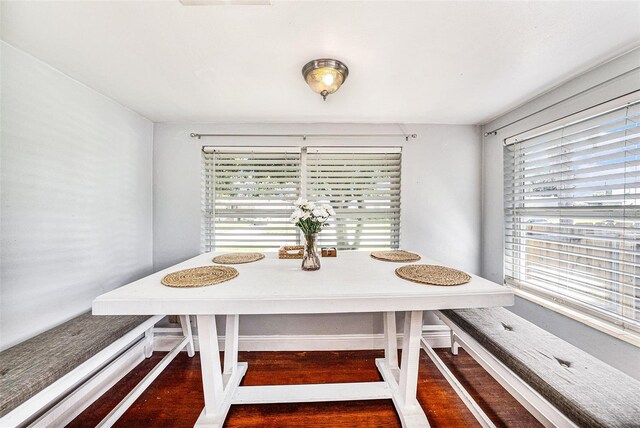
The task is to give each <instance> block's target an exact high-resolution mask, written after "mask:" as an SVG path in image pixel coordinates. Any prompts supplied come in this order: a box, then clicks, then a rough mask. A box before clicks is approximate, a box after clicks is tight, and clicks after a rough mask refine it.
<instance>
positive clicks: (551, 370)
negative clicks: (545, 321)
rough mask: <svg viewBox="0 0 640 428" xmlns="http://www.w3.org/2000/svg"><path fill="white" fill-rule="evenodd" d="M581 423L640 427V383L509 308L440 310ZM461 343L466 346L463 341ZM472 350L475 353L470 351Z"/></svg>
mask: <svg viewBox="0 0 640 428" xmlns="http://www.w3.org/2000/svg"><path fill="white" fill-rule="evenodd" d="M439 316H440V318H441V319H442V320H443V321H444V322H445V323H446V324H447V325H449V326H450V327H451V328H452V331H453V333H454V334H453V340H454V341H460V342H461V343H466V346H469V347H471V348H473V347H474V345H473V344H471V343H469V342H471V341H470V340H468V339H467V340H458V339H459V337H458V336H460V337H461V335H462V333H466V334H468V335H469V336H470V337H471V338H473V340H475V342H476V343H477V344H478V345H480V346H481V347H482V348H484V350H486V351H488V352H489V353H490V354H491V355H493V356H494V357H495V358H496V359H497V360H499V361H500V362H501V363H502V364H504V366H506V367H507V368H508V369H509V370H510V371H511V372H513V373H514V374H515V375H517V377H518V378H520V379H521V380H522V381H523V382H524V383H526V384H527V385H529V386H530V387H531V388H532V389H533V390H535V391H536V392H537V393H538V394H540V396H542V397H543V398H544V399H546V400H547V401H548V402H549V403H550V404H552V405H553V406H555V407H556V408H557V409H558V410H559V411H560V412H562V413H563V414H564V415H565V416H566V417H567V418H568V419H569V420H571V421H572V422H573V423H575V424H576V425H578V426H581V427H608V428H615V427H619V428H629V427H633V426H640V382H639V381H637V380H636V379H634V378H632V377H630V376H628V375H626V374H625V373H622V372H621V371H619V370H617V369H615V368H613V367H611V366H609V365H607V364H605V363H604V362H602V361H600V360H599V359H597V358H595V357H593V356H592V355H590V354H588V353H586V352H584V351H582V350H581V349H578V348H576V347H575V346H573V345H571V344H569V343H567V342H565V341H564V340H562V339H560V338H558V337H556V336H554V335H552V334H551V333H549V332H547V331H545V330H543V329H542V328H540V327H538V326H536V325H534V324H533V323H531V322H529V321H527V320H525V319H523V318H521V317H519V316H517V315H515V314H514V313H512V312H510V311H508V310H507V309H505V308H489V309H458V310H443V311H440V312H439ZM463 348H465V349H466V347H465V345H463ZM472 355H473V353H472Z"/></svg>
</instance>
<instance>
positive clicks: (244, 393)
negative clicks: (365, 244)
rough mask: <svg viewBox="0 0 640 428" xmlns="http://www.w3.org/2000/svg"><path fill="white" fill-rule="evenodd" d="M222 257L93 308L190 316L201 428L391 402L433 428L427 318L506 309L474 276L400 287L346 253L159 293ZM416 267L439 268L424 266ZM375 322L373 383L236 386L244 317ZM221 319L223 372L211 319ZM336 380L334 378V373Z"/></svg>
mask: <svg viewBox="0 0 640 428" xmlns="http://www.w3.org/2000/svg"><path fill="white" fill-rule="evenodd" d="M218 254H221V253H205V254H201V255H199V256H196V257H193V258H191V259H189V260H186V261H184V262H182V263H179V264H177V265H174V266H171V267H169V268H167V269H164V270H162V271H159V272H156V273H154V274H152V275H149V276H147V277H145V278H142V279H140V280H138V281H134V282H132V283H130V284H128V285H125V286H122V287H120V288H117V289H115V290H113V291H110V292H108V293H105V294H103V295H101V296H99V297H98V298H96V299H95V300H94V302H93V314H94V315H163V314H171V315H195V316H196V319H197V326H198V344H199V348H200V361H201V370H202V382H203V386H204V401H205V406H204V409H203V410H202V413H201V414H200V416H199V418H198V420H197V422H196V425H195V426H197V427H221V426H222V425H223V423H224V420H225V417H226V415H227V412H228V411H229V408H230V406H231V405H232V404H255V403H260V404H262V403H292V402H316V401H350V400H374V399H391V400H393V403H394V405H395V408H396V410H397V412H398V415H399V417H400V421H401V423H402V426H403V427H426V426H429V424H428V422H427V418H426V416H425V413H424V411H423V410H422V408H421V406H420V404H419V403H418V400H417V398H416V393H417V382H418V362H419V356H420V338H421V333H422V315H423V311H429V310H439V309H457V308H479V307H494V306H509V305H512V304H513V301H514V297H513V293H512V292H511V290H510V289H509V288H508V287H505V286H502V285H499V284H496V283H493V282H490V281H487V280H485V279H483V278H480V277H478V276H475V275H471V281H469V282H468V283H466V284H463V285H457V286H434V285H424V284H418V283H414V282H411V281H407V280H404V279H401V278H399V277H398V276H397V275H396V274H395V269H396V268H397V267H399V266H402V265H403V263H391V262H384V261H378V260H375V259H373V258H371V257H370V256H369V253H368V252H359V251H342V252H340V253H339V254H338V257H336V258H322V259H321V263H322V268H321V269H320V270H318V271H312V272H307V271H303V270H301V268H300V264H301V261H300V260H298V259H278V254H277V253H267V254H266V257H265V258H264V259H262V260H260V261H257V262H254V263H246V264H237V265H233V267H234V268H236V269H237V270H238V272H239V275H238V276H237V277H236V278H234V279H232V280H230V281H226V282H223V283H220V284H216V285H211V286H206V287H198V288H172V287H167V286H164V285H162V283H161V282H160V281H161V279H162V277H163V276H165V275H166V274H168V273H170V272H175V271H177V270H181V269H187V268H192V267H197V266H211V265H213V262H212V261H211V259H212V258H213V257H214V256H216V255H218ZM418 263H424V264H438V263H437V262H435V261H433V260H429V259H425V258H423V259H422V260H421V261H420V262H418ZM358 312H379V313H381V316H382V317H383V321H384V322H383V324H384V337H385V340H384V343H385V356H384V358H379V359H377V360H376V361H375V363H376V366H377V368H378V370H379V372H380V374H381V377H382V379H383V380H382V381H379V382H354V383H328V384H313V385H268V386H267V385H265V386H240V382H241V381H242V378H243V376H244V374H245V373H246V371H247V368H248V365H247V363H244V362H238V325H239V321H240V316H241V315H249V314H251V315H259V314H337V313H358ZM396 312H404V313H405V317H404V330H403V339H402V358H401V361H400V362H399V361H398V353H397V343H396V340H397V339H396V318H395V313H396ZM216 315H224V316H226V328H225V340H224V369H223V367H222V362H221V360H220V353H219V345H218V330H217V327H216V321H215V316H216ZM336 370H340V367H339V366H337V367H336Z"/></svg>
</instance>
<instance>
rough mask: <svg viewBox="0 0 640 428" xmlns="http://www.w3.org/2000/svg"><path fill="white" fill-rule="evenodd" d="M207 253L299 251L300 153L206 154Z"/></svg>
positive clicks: (204, 217) (208, 151) (204, 215)
mask: <svg viewBox="0 0 640 428" xmlns="http://www.w3.org/2000/svg"><path fill="white" fill-rule="evenodd" d="M202 157H203V184H204V186H203V203H202V210H203V212H202V221H203V226H202V239H203V245H202V247H203V249H204V251H213V250H214V249H215V250H218V251H227V250H239V249H249V248H256V249H260V248H262V249H264V248H278V247H279V246H281V245H295V244H296V243H297V240H298V236H297V231H296V228H295V227H294V225H292V224H291V223H289V216H290V215H291V211H292V208H291V207H292V205H293V203H294V202H295V200H296V198H297V197H298V194H299V192H300V152H299V149H296V150H295V151H286V150H284V149H283V150H281V151H279V152H259V151H255V152H254V151H238V152H225V151H213V150H211V149H207V148H205V150H203V156H202Z"/></svg>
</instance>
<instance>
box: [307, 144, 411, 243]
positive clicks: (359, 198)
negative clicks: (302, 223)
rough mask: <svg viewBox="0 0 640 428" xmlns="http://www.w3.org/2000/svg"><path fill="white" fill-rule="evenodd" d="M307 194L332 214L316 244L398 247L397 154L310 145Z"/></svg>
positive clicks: (398, 196) (398, 162)
mask: <svg viewBox="0 0 640 428" xmlns="http://www.w3.org/2000/svg"><path fill="white" fill-rule="evenodd" d="M306 166H307V167H306V171H307V174H306V180H307V185H306V188H307V195H306V197H307V198H308V199H309V200H312V201H318V202H322V203H328V204H331V206H332V207H333V208H334V209H335V211H336V218H335V219H334V220H333V221H332V222H331V223H330V226H329V227H328V228H326V229H325V230H323V231H322V233H321V234H320V235H319V244H320V245H323V246H335V247H337V248H338V249H342V250H347V249H365V248H367V249H377V248H381V249H382V248H387V249H388V248H398V246H399V241H400V170H401V153H400V152H399V150H398V151H395V152H391V150H390V149H386V151H385V152H379V153H372V152H362V151H357V149H353V150H351V151H349V150H344V151H338V150H336V149H329V148H327V149H318V148H308V150H307V157H306Z"/></svg>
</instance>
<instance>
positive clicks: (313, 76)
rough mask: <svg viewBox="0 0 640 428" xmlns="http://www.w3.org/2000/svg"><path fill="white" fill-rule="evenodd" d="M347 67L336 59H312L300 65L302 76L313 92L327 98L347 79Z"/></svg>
mask: <svg viewBox="0 0 640 428" xmlns="http://www.w3.org/2000/svg"><path fill="white" fill-rule="evenodd" d="M348 75H349V69H348V68H347V66H346V65H345V64H344V63H343V62H341V61H338V60H337V59H326V58H323V59H314V60H313V61H309V62H308V63H306V64H305V65H304V67H302V77H304V80H305V81H306V82H307V84H308V85H309V87H310V88H311V89H313V91H314V92H317V93H318V94H320V95H322V98H323V99H325V100H326V99H327V95H330V94H333V93H334V92H335V91H337V90H338V89H340V86H342V84H343V83H344V81H345V80H347V76H348Z"/></svg>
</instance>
